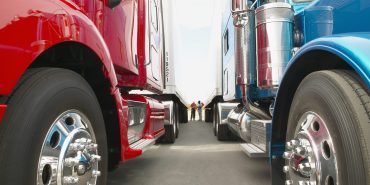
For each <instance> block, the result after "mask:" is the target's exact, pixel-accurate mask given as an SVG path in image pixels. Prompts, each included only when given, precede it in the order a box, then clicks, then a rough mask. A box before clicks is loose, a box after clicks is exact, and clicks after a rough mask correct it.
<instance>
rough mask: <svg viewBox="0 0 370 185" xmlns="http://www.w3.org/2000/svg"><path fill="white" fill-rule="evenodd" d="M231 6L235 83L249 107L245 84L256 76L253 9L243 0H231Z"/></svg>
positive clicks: (248, 83)
mask: <svg viewBox="0 0 370 185" xmlns="http://www.w3.org/2000/svg"><path fill="white" fill-rule="evenodd" d="M231 7H232V10H231V12H232V16H233V24H234V32H235V34H234V41H235V42H234V44H235V45H234V47H235V78H236V85H237V86H239V88H240V89H241V91H242V96H243V98H242V100H243V103H244V105H245V106H246V107H247V108H248V109H249V102H248V98H247V94H248V92H247V86H248V85H250V84H251V82H253V81H255V77H256V68H255V66H256V55H255V53H256V50H255V48H256V46H255V32H254V25H255V24H254V10H253V9H252V8H251V7H250V4H248V3H246V1H245V0H233V1H232V6H231Z"/></svg>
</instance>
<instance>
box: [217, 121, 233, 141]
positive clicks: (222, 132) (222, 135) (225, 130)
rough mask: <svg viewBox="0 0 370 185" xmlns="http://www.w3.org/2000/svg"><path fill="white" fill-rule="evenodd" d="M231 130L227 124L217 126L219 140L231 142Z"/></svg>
mask: <svg viewBox="0 0 370 185" xmlns="http://www.w3.org/2000/svg"><path fill="white" fill-rule="evenodd" d="M230 134H231V132H230V130H229V127H228V126H227V124H217V139H218V140H219V141H227V140H230V138H231V137H230Z"/></svg>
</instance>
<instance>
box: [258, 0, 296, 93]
mask: <svg viewBox="0 0 370 185" xmlns="http://www.w3.org/2000/svg"><path fill="white" fill-rule="evenodd" d="M255 14H256V15H255V19H256V43H257V85H258V87H260V88H274V87H277V86H278V85H279V84H280V80H281V78H282V76H283V75H284V72H285V68H286V66H287V64H288V62H289V60H290V58H291V57H292V54H291V50H292V48H293V18H294V12H293V9H292V7H291V5H290V4H288V3H283V2H276V3H268V4H265V5H263V6H260V7H258V8H257V9H256V13H255Z"/></svg>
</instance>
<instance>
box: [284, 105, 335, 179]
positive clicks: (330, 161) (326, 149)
mask: <svg viewBox="0 0 370 185" xmlns="http://www.w3.org/2000/svg"><path fill="white" fill-rule="evenodd" d="M285 148H286V149H285V150H286V151H285V152H284V155H283V157H284V158H285V166H284V169H283V170H284V172H285V173H286V181H285V184H286V185H290V184H299V185H334V184H340V182H338V163H337V156H336V150H335V147H334V145H333V139H332V136H331V135H330V132H329V130H328V127H327V124H326V122H325V121H324V120H323V119H322V118H321V117H320V116H319V115H318V114H316V113H314V112H306V113H305V114H303V116H302V117H301V118H300V119H299V122H298V124H297V128H296V130H295V133H294V136H293V139H292V140H290V141H288V142H287V143H286V147H285Z"/></svg>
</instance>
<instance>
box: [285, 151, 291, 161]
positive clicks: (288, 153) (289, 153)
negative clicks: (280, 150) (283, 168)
mask: <svg viewBox="0 0 370 185" xmlns="http://www.w3.org/2000/svg"><path fill="white" fill-rule="evenodd" d="M292 157H293V152H290V151H287V152H284V154H283V158H284V159H288V160H289V159H291V158H292Z"/></svg>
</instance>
